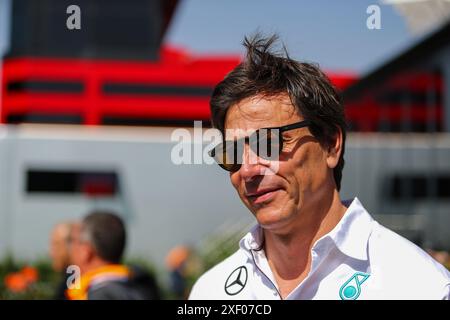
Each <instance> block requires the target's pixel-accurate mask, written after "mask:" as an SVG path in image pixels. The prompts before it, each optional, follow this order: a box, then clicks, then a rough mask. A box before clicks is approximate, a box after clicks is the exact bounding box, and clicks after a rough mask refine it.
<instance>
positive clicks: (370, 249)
mask: <svg viewBox="0 0 450 320" xmlns="http://www.w3.org/2000/svg"><path fill="white" fill-rule="evenodd" d="M348 203H350V202H348ZM344 204H346V203H345V202H344ZM347 205H348V204H346V206H347ZM262 236H263V232H262V229H261V228H260V227H259V226H255V227H254V228H253V229H252V230H251V231H250V232H249V233H248V234H247V235H246V236H245V237H244V238H242V240H241V241H240V243H239V246H240V248H239V250H238V251H237V252H235V253H234V254H233V255H232V256H230V257H228V258H227V259H225V260H224V261H223V262H221V263H219V264H218V265H217V266H215V267H213V268H212V269H211V270H209V271H208V272H206V273H205V274H204V275H202V276H201V277H200V279H198V280H197V282H196V283H195V285H194V287H193V288H192V291H191V294H190V296H189V299H194V300H195V299H206V300H212V299H237V300H241V299H281V297H280V294H279V290H278V287H277V283H276V281H275V279H274V276H273V274H272V271H271V269H270V267H269V264H268V261H267V259H266V256H265V253H264V250H260V249H259V248H260V246H261V243H262ZM311 255H312V264H311V270H310V271H309V274H308V276H307V277H306V278H305V279H304V280H303V281H302V282H301V283H300V284H299V285H298V286H297V287H296V288H295V289H294V290H293V291H292V292H291V293H290V294H289V295H288V296H287V297H286V299H331V300H334V299H338V300H339V299H342V300H355V299H450V273H449V272H448V271H447V270H446V269H445V268H444V267H443V266H442V265H440V264H439V263H437V262H436V261H435V260H434V259H432V258H431V257H430V256H429V255H428V254H427V253H426V252H424V251H423V250H422V249H420V248H419V247H417V246H416V245H415V244H413V243H412V242H410V241H408V240H406V239H405V238H403V237H401V236H399V235H398V234H396V233H394V232H392V231H390V230H388V229H386V228H385V227H383V226H381V225H380V224H378V223H377V222H376V221H375V220H373V219H372V217H371V216H370V215H369V213H368V212H367V211H366V210H365V209H364V207H363V206H362V205H361V203H360V201H359V200H358V199H357V198H355V199H354V200H353V201H351V204H350V206H348V209H347V211H346V212H345V214H344V216H343V218H342V219H341V221H340V222H339V223H338V224H337V225H336V227H335V228H334V229H333V230H332V231H331V232H329V233H328V234H326V235H325V236H323V237H322V238H320V239H319V240H317V242H316V243H315V244H314V246H313V248H312V253H311Z"/></svg>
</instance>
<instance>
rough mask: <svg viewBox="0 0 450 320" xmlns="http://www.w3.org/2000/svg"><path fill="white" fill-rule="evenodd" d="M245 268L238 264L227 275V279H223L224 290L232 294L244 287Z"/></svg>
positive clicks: (245, 281)
mask: <svg viewBox="0 0 450 320" xmlns="http://www.w3.org/2000/svg"><path fill="white" fill-rule="evenodd" d="M247 276H248V275H247V268H246V267H245V266H240V267H238V268H236V269H234V271H233V272H232V273H231V274H230V275H229V276H228V278H227V281H225V292H226V293H227V294H228V295H230V296H234V295H236V294H238V293H239V292H241V291H242V289H244V287H245V284H246V283H247Z"/></svg>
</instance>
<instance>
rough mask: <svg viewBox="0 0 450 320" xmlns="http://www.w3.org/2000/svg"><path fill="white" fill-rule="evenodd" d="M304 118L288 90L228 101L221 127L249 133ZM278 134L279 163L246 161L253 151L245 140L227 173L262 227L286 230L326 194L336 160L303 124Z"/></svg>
mask: <svg viewBox="0 0 450 320" xmlns="http://www.w3.org/2000/svg"><path fill="white" fill-rule="evenodd" d="M302 120H304V119H303V117H302V116H301V115H299V114H298V112H297V111H296V109H295V107H294V106H293V105H292V103H291V101H290V99H289V97H288V95H287V94H280V95H277V96H275V97H270V98H263V97H258V96H256V97H251V98H247V99H244V100H242V101H240V102H239V103H237V104H235V105H233V106H231V108H230V109H229V110H228V112H227V116H226V119H225V129H226V130H229V129H232V130H233V129H240V130H241V131H244V132H245V131H247V132H245V133H242V134H243V135H248V134H249V133H250V132H251V131H254V130H256V129H259V128H266V127H279V126H284V125H288V124H292V123H296V122H299V121H302ZM226 134H228V132H226ZM236 136H237V137H238V138H241V137H242V136H239V134H237V135H236ZM282 136H283V141H284V142H283V149H282V152H281V154H280V156H279V162H278V163H277V165H275V166H274V165H273V163H271V161H268V160H265V159H262V158H259V157H258V158H256V159H257V160H258V161H256V163H255V161H249V159H254V157H256V155H254V154H250V153H252V152H253V151H252V150H251V149H250V148H249V147H248V145H246V146H245V150H244V155H243V159H242V166H241V168H240V170H238V171H236V172H231V173H230V178H231V183H232V184H233V186H234V187H235V188H236V190H237V192H238V194H239V196H240V198H241V200H242V201H243V202H244V204H245V205H246V206H247V207H248V208H249V209H250V211H251V212H252V213H253V214H254V215H255V217H256V219H257V220H258V222H259V224H260V225H261V226H262V227H264V228H266V229H277V230H279V231H280V232H284V231H286V232H288V230H289V228H291V227H292V226H293V223H294V224H295V221H298V219H296V217H298V216H301V212H302V211H303V210H311V209H312V208H314V207H315V206H317V203H320V201H321V199H324V195H325V192H326V191H329V188H330V183H331V184H333V183H334V180H333V175H332V167H333V166H334V165H335V162H336V161H329V160H330V159H329V157H330V156H329V153H328V152H327V150H326V148H323V147H322V146H321V145H320V144H319V142H318V141H317V140H316V138H314V137H313V136H312V134H311V132H310V131H309V129H308V128H307V127H306V128H300V129H295V130H291V131H286V132H284V133H283V134H282ZM233 138H234V137H229V136H227V137H226V139H233ZM273 168H276V169H277V170H274V169H273ZM268 173H269V174H268ZM283 230H284V231H283Z"/></svg>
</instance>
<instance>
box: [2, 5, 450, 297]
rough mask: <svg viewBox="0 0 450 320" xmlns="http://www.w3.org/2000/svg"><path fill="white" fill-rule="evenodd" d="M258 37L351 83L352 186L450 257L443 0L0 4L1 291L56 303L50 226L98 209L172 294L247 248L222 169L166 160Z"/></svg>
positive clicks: (388, 218)
mask: <svg viewBox="0 0 450 320" xmlns="http://www.w3.org/2000/svg"><path fill="white" fill-rule="evenodd" d="M73 4H75V5H78V6H79V8H80V9H81V29H79V30H76V29H75V30H70V29H68V28H67V26H66V22H67V19H68V17H69V16H70V14H68V13H66V9H67V7H68V6H69V5H73ZM371 5H375V6H376V8H378V13H379V15H378V18H379V21H378V22H379V26H378V28H371V27H370V23H369V22H368V21H372V20H371V19H373V17H374V16H373V15H374V14H376V10H375V11H371V10H369V7H370V6H371ZM371 8H373V7H371ZM375 18H376V17H375ZM256 31H260V32H263V33H267V34H270V33H272V32H277V33H278V34H279V35H280V37H281V39H282V40H283V41H284V43H285V44H286V47H287V49H288V51H289V53H290V55H291V57H294V58H296V59H298V60H306V61H309V62H315V63H318V64H319V65H320V67H321V68H322V69H324V70H325V71H326V73H327V75H328V76H329V77H330V79H331V81H332V82H333V83H334V84H335V86H336V87H337V88H338V89H339V90H340V91H341V92H342V95H343V97H344V101H345V105H346V113H347V119H348V124H349V127H350V133H349V134H348V142H347V146H346V156H345V159H346V166H345V169H344V173H343V185H342V191H341V197H342V198H343V199H347V198H352V197H354V196H357V197H358V198H359V199H360V200H361V201H362V203H363V204H364V206H365V207H366V209H367V210H368V211H369V212H370V213H371V214H372V215H374V216H375V218H376V219H378V221H379V222H381V223H382V224H384V225H386V226H387V227H389V228H391V229H393V230H395V231H397V232H398V233H400V234H402V235H404V236H405V237H407V238H408V239H410V240H411V241H413V242H415V243H416V244H418V245H419V246H421V247H422V248H424V249H426V250H428V251H429V252H430V253H432V254H433V255H434V256H435V257H436V258H437V259H438V260H439V261H440V262H441V263H444V264H447V266H448V265H449V257H448V254H447V253H446V252H448V251H449V250H450V232H449V229H450V134H449V132H450V1H448V0H384V1H378V0H371V1H369V0H346V1H344V0H340V1H333V2H331V1H325V0H319V1H293V0H287V1H282V2H280V1H275V0H263V1H257V0H246V1H238V0H232V1H230V0H228V1H207V0H167V1H164V0H133V1H126V0H70V1H68V0H0V56H1V57H2V58H1V61H0V73H1V77H0V83H1V90H0V121H1V126H0V181H1V183H0V261H1V262H0V282H1V283H0V298H11V299H13V298H49V297H51V291H52V290H53V286H54V285H55V281H56V280H55V279H56V275H55V273H54V271H52V269H51V267H50V260H49V254H48V252H49V237H50V232H51V230H52V228H53V226H54V225H55V224H57V223H59V222H61V221H66V220H74V219H80V218H81V217H83V216H84V215H86V214H87V213H89V212H91V211H93V210H105V209H108V210H113V211H114V212H117V213H118V214H120V215H121V217H122V218H123V219H124V221H125V222H126V224H127V230H128V236H129V237H128V240H129V241H128V244H127V251H126V253H127V259H128V260H129V261H139V262H140V263H141V264H142V265H145V266H146V267H147V268H148V269H149V270H151V272H153V273H154V274H155V275H156V276H157V279H158V282H159V284H160V285H161V287H162V288H163V289H164V292H165V297H168V298H170V297H174V293H173V292H171V290H173V289H172V287H171V284H170V281H171V276H170V274H171V271H173V270H172V269H174V268H178V267H179V266H180V265H181V264H183V265H186V266H187V267H186V270H187V271H183V272H184V273H183V276H184V277H186V278H187V284H186V290H187V291H188V290H189V285H190V284H191V283H192V281H194V280H195V279H196V277H197V276H198V275H199V274H200V273H201V272H203V271H204V270H205V269H207V268H209V267H211V266H212V265H214V264H216V263H217V262H219V261H220V260H222V259H223V258H224V257H225V256H227V255H229V254H230V253H231V252H233V251H235V250H236V249H237V243H238V239H239V238H240V237H241V236H242V235H243V234H244V233H245V231H246V230H247V229H248V228H249V227H250V226H251V225H252V224H253V223H254V220H253V219H252V217H251V215H250V214H249V212H248V211H247V210H246V209H245V208H244V206H243V205H242V204H241V202H240V200H239V198H238V197H237V195H236V194H235V192H234V190H233V189H232V186H231V184H230V183H229V180H228V175H227V173H226V172H225V171H223V170H221V169H219V168H218V167H216V166H212V165H205V164H204V165H200V164H197V165H175V164H174V163H172V161H171V158H170V156H171V150H172V148H173V146H174V145H175V143H174V142H172V141H171V134H172V132H173V130H174V129H175V128H180V127H182V128H186V129H187V130H189V131H190V132H193V124H194V120H201V121H203V122H202V123H203V128H204V129H206V128H208V126H209V125H210V122H209V116H210V114H209V105H208V100H209V96H210V94H211V92H212V89H213V87H214V85H215V84H216V83H217V82H218V81H220V80H221V79H222V78H223V77H224V76H225V75H226V73H227V72H229V71H230V70H231V69H232V68H233V67H234V66H236V65H237V64H238V63H239V61H240V59H241V58H242V54H243V51H242V47H241V43H242V40H243V37H244V36H245V35H251V34H252V33H255V32H256ZM186 261H187V263H185V264H184V262H186ZM19 275H20V276H19ZM17 279H19V280H17Z"/></svg>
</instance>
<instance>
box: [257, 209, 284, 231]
mask: <svg viewBox="0 0 450 320" xmlns="http://www.w3.org/2000/svg"><path fill="white" fill-rule="evenodd" d="M254 212H255V213H254V215H255V217H256V220H257V221H258V224H259V225H260V226H261V227H263V228H264V229H276V228H278V227H279V226H282V225H284V224H285V223H286V220H288V217H287V216H286V215H283V214H282V213H281V212H282V210H281V209H280V208H277V207H275V206H266V207H264V208H259V209H258V210H256V211H254Z"/></svg>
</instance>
